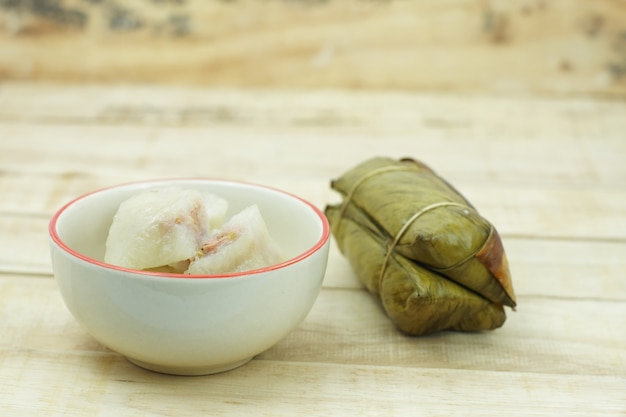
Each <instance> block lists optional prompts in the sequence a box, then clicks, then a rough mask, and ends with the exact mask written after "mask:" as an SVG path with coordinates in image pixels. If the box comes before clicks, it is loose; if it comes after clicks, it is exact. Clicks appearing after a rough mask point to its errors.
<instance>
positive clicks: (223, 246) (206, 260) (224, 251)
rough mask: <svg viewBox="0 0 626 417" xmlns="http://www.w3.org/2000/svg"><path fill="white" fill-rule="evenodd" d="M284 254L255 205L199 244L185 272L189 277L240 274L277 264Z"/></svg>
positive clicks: (235, 216)
mask: <svg viewBox="0 0 626 417" xmlns="http://www.w3.org/2000/svg"><path fill="white" fill-rule="evenodd" d="M283 259H284V258H283V255H282V254H281V251H280V248H279V247H278V245H277V244H276V242H275V241H274V240H273V239H272V237H271V236H270V234H269V232H268V230H267V226H266V224H265V222H264V220H263V217H262V216H261V212H260V211H259V208H258V206H257V205H252V206H250V207H248V208H246V209H244V210H242V211H241V212H240V213H238V214H236V215H234V216H233V217H232V218H231V219H230V220H229V221H228V222H226V223H225V224H224V226H223V227H222V228H221V229H220V230H219V231H217V232H216V233H214V234H213V235H212V236H210V237H209V239H208V240H207V241H206V242H205V243H204V245H202V249H201V251H199V252H198V254H197V256H195V257H194V258H193V259H192V260H191V263H190V264H189V268H188V269H187V271H186V272H185V273H186V274H192V275H206V274H223V273H233V272H243V271H249V270H253V269H258V268H263V267H267V266H271V265H275V264H278V263H280V262H282V261H283Z"/></svg>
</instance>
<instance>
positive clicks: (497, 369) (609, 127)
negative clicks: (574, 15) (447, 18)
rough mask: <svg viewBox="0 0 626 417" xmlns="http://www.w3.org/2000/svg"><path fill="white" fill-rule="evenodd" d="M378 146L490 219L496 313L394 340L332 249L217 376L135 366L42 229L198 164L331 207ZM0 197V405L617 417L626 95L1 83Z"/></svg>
mask: <svg viewBox="0 0 626 417" xmlns="http://www.w3.org/2000/svg"><path fill="white" fill-rule="evenodd" d="M378 155H386V156H391V157H402V156H411V157H414V158H417V159H420V160H422V161H424V162H426V163H427V164H429V165H431V166H432V167H433V168H434V169H435V170H436V171H437V172H438V173H440V174H441V175H442V176H443V177H445V178H446V179H447V180H449V181H450V182H451V183H452V184H454V185H455V186H456V187H457V188H458V189H459V190H461V192H462V193H464V194H465V195H466V197H468V199H469V200H470V201H472V202H473V203H474V205H475V206H476V207H477V208H478V209H479V210H480V211H481V213H482V214H483V215H484V216H485V217H486V218H488V219H489V220H490V221H491V222H492V223H494V224H495V225H496V227H497V228H498V229H499V231H500V233H501V235H502V238H503V242H504V245H505V248H506V251H507V254H508V257H509V261H510V266H511V271H512V276H513V283H514V286H515V290H516V293H517V298H518V308H517V311H515V312H513V311H511V310H508V311H507V314H508V319H507V322H506V323H505V325H504V326H503V327H502V328H501V329H498V330H495V331H492V332H484V333H475V334H463V333H453V332H444V333H440V334H436V335H432V336H429V337H421V338H412V337H407V336H404V335H402V334H400V333H399V332H398V331H397V330H396V329H395V328H394V327H393V326H392V325H391V323H390V322H389V321H388V320H387V318H386V317H385V315H384V314H383V312H382V311H381V309H380V308H379V306H378V305H377V304H376V303H375V302H374V300H373V299H372V297H371V296H370V295H369V294H368V293H367V292H366V291H365V290H364V289H363V288H362V287H361V286H360V285H359V282H358V280H357V279H356V277H355V276H354V275H353V273H352V271H351V269H350V268H349V266H348V264H347V262H346V260H345V259H344V258H343V257H342V256H341V254H340V253H339V251H338V250H337V248H336V246H333V247H332V248H331V254H330V259H329V264H328V270H327V274H326V277H325V280H324V285H323V288H322V291H321V293H320V295H319V298H318V299H317V302H316V304H315V306H314V307H313V309H312V311H311V312H310V314H309V315H308V316H307V318H306V319H305V320H304V322H303V323H302V324H301V325H300V326H299V327H298V328H297V329H296V330H295V331H293V332H292V333H291V334H290V335H289V336H287V337H286V338H285V339H284V340H282V341H281V342H279V343H278V344H277V345H275V346H274V347H272V348H271V349H269V350H268V351H266V352H264V353H262V354H260V355H259V356H258V357H256V358H255V359H254V360H252V361H251V362H250V363H249V364H247V365H245V366H243V367H241V368H239V369H236V370H234V371H231V372H226V373H222V374H218V375H213V376H203V377H175V376H167V375H161V374H158V373H153V372H148V371H145V370H142V369H140V368H138V367H136V366H134V365H132V364H131V363H129V362H128V361H126V360H125V359H124V358H123V357H121V356H120V355H118V354H117V353H115V352H112V351H110V350H108V349H106V348H104V347H102V346H101V345H99V344H98V343H97V342H95V341H94V339H92V338H91V337H90V336H89V335H88V334H87V333H86V332H85V331H84V330H83V329H82V328H81V327H80V326H79V325H78V324H77V322H76V321H75V320H74V318H73V317H72V316H71V315H70V313H69V312H68V310H67V309H66V307H65V305H64V304H63V301H62V299H61V297H60V295H59V292H58V290H57V288H56V284H55V280H54V278H53V275H52V270H51V265H50V261H49V254H48V240H47V239H48V238H47V225H48V221H49V219H50V217H51V215H52V213H53V212H54V211H55V210H56V209H58V208H59V207H60V206H61V205H62V204H63V203H65V202H66V201H68V200H69V199H72V198H74V197H76V196H78V195H80V194H82V193H85V192H88V191H91V190H94V189H97V188H100V187H104V186H108V185H114V184H118V183H121V182H126V181H130V180H138V179H152V178H163V177H179V176H180V177H188V176H193V177H197V176H200V177H205V176H206V177H218V178H226V179H240V180H247V181H253V182H259V183H263V184H267V185H271V186H274V187H279V188H282V189H285V190H288V191H291V192H293V193H296V194H298V195H300V196H302V197H304V198H306V199H309V200H310V201H311V202H313V203H314V204H316V205H317V206H319V207H324V206H325V205H326V204H327V203H329V202H334V201H336V200H337V196H336V195H334V193H333V192H332V191H331V190H330V188H329V182H330V180H331V179H332V178H335V177H337V176H339V175H340V174H341V173H343V172H344V171H345V170H347V169H348V168H350V167H352V166H353V165H355V164H357V163H359V162H361V161H363V160H365V159H367V158H369V157H372V156H378ZM0 196H1V198H0V415H3V416H22V415H24V416H34V415H37V416H57V415H63V416H96V415H97V416H105V415H107V416H108V415H115V416H183V415H190V416H191V415H193V416H196V415H260V416H294V415H307V416H314V415H319V416H333V415H338V416H351V415H355V416H356V415H358V416H398V415H411V416H417V415H428V416H457V415H458V416H466V415H476V416H531V415H532V416H555V415H558V416H626V276H625V275H626V102H624V101H623V100H618V99H602V98H592V97H580V98H576V97H567V98H561V97H551V98H550V97H543V98H542V97H537V96H533V97H531V96H522V97H497V96H486V95H480V94H460V93H459V94H437V93H424V92H421V93H412V94H409V93H392V92H371V91H370V92H358V91H353V92H347V91H339V90H324V91H308V92H306V91H296V90H284V89H283V90H272V89H259V90H236V89H215V88H212V89H208V88H207V89H202V88H193V89H192V88H184V87H141V86H124V85H109V86H103V85H101V86H99V85H64V86H58V85H54V84H28V83H14V82H4V83H2V84H0Z"/></svg>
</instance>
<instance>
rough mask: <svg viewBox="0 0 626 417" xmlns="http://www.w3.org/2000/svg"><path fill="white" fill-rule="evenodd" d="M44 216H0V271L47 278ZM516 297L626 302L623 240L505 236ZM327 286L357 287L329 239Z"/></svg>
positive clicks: (625, 258) (47, 265) (356, 282)
mask: <svg viewBox="0 0 626 417" xmlns="http://www.w3.org/2000/svg"><path fill="white" fill-rule="evenodd" d="M47 225H48V219H47V218H33V217H8V216H0V232H1V233H2V235H3V236H12V238H11V242H10V244H9V243H8V242H7V244H4V245H3V246H2V248H3V249H2V251H0V273H22V274H24V273H26V274H41V275H46V276H50V275H51V274H52V269H51V265H50V256H49V249H48V230H47ZM503 239H504V245H505V248H506V251H507V256H508V258H509V263H510V267H511V272H512V275H513V284H514V287H515V291H516V293H517V294H518V295H519V296H529V297H537V296H550V297H557V298H565V299H567V298H588V299H607V300H626V285H624V280H623V275H624V271H625V270H626V256H624V254H625V253H626V242H624V241H620V242H611V241H605V242H601V241H597V240H559V239H548V240H542V239H537V238H519V237H507V236H506V235H505V236H504V238H503ZM324 287H326V288H346V289H356V288H360V284H359V283H358V281H357V279H356V277H355V276H354V274H353V272H352V269H351V268H350V266H349V264H348V262H347V261H346V259H345V258H344V257H343V256H342V255H341V253H340V252H339V250H338V248H337V247H336V245H335V243H334V241H333V247H332V250H331V252H330V255H329V261H328V269H327V273H326V278H325V281H324Z"/></svg>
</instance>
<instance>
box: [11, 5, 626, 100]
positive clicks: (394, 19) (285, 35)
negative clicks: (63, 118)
mask: <svg viewBox="0 0 626 417" xmlns="http://www.w3.org/2000/svg"><path fill="white" fill-rule="evenodd" d="M1 81H44V82H55V83H77V82H78V83H83V82H89V83H100V84H102V83H104V84H106V83H133V84H167V85H188V86H189V85H191V86H194V85H197V86H208V87H268V88H290V89H292V88H298V89H319V88H345V89H357V90H382V89H384V90H402V91H446V92H447V91H453V92H473V93H475V92H484V93H488V94H505V95H508V94H513V95H519V94H542V95H543V94H547V95H590V96H611V97H615V96H619V97H624V96H626V1H624V0H594V1H582V0H579V1H573V0H501V1H500V0H454V1H451V0H423V1H420V0H221V1H220V0H132V1H121V0H0V82H1Z"/></svg>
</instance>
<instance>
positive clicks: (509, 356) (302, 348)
mask: <svg viewBox="0 0 626 417" xmlns="http://www.w3.org/2000/svg"><path fill="white" fill-rule="evenodd" d="M0 289H1V291H0V299H1V301H2V302H0V311H1V313H2V317H3V318H4V319H3V320H2V322H0V329H1V330H2V334H3V335H5V336H6V335H8V337H3V338H2V339H1V340H0V364H1V366H0V395H1V396H2V398H3V401H2V406H1V407H2V410H3V411H6V412H12V415H21V414H24V413H33V412H39V413H38V414H46V413H50V414H59V413H62V414H64V415H84V414H85V413H89V414H97V413H98V412H104V410H106V411H107V412H111V411H114V412H116V413H119V414H116V415H139V414H141V415H153V414H154V415H181V414H180V413H181V412H183V413H184V412H186V410H190V409H192V408H193V409H194V411H195V412H204V411H209V410H210V411H211V414H212V415H224V414H227V413H228V414H232V413H233V412H247V411H252V410H253V408H254V409H255V410H256V409H257V408H258V410H257V413H256V414H259V413H260V414H261V415H265V414H263V413H268V414H267V415H293V414H294V412H295V411H296V410H300V411H302V409H301V408H300V407H302V406H303V407H312V408H307V414H308V415H318V413H319V415H322V414H323V415H346V413H348V414H353V413H355V412H359V411H361V412H365V414H366V415H374V414H380V413H382V414H386V413H388V412H390V410H391V411H393V414H394V415H415V413H416V412H417V413H419V412H424V413H426V414H429V415H430V414H433V413H434V414H438V413H439V414H441V413H443V414H445V415H494V416H495V415H500V413H501V410H502V409H506V410H507V415H508V414H509V413H511V415H520V416H521V415H529V414H541V415H543V414H550V413H552V414H553V413H556V412H558V413H560V414H559V415H572V416H582V415H589V414H593V415H599V416H604V415H606V416H616V415H619V413H621V412H623V411H624V406H625V405H626V403H625V402H624V400H625V399H626V398H624V396H623V393H624V391H623V388H624V386H626V379H625V378H624V372H625V371H626V369H625V368H624V366H625V365H624V364H625V363H626V358H625V355H626V353H625V352H626V350H625V349H624V346H625V343H626V340H625V339H624V337H625V336H624V333H623V332H622V331H621V329H623V328H624V325H626V322H625V320H626V314H624V313H625V310H626V304H625V303H624V302H620V303H603V304H602V309H600V308H598V306H599V305H598V303H597V302H594V301H583V300H580V301H567V300H558V299H552V300H541V299H533V298H529V299H525V300H524V301H525V302H526V308H524V309H520V310H519V311H518V312H517V313H515V314H513V315H511V318H510V322H509V323H506V324H505V327H504V328H502V329H500V330H497V331H494V332H489V333H484V334H441V335H435V336H433V337H428V338H408V337H405V336H402V335H400V334H399V333H397V332H396V331H395V330H394V329H392V328H391V327H390V325H389V323H388V322H387V321H386V320H385V318H384V317H383V316H382V315H381V314H380V312H379V311H378V306H377V305H375V303H373V302H371V300H370V299H369V296H368V295H367V294H365V293H364V292H362V291H351V290H339V291H338V290H323V291H322V293H321V294H320V297H319V300H318V302H317V303H316V305H315V306H314V309H313V310H312V312H311V314H310V315H309V316H308V317H307V319H306V320H305V321H304V323H303V324H302V325H301V326H300V327H299V328H298V329H297V330H296V331H294V332H293V333H292V334H291V335H289V336H288V337H287V338H286V339H285V340H284V341H283V342H281V343H279V344H278V345H277V346H275V347H274V348H272V349H270V350H269V351H267V352H266V353H264V354H262V355H260V356H259V357H258V358H257V359H255V360H253V361H252V362H251V363H249V364H248V365H246V366H244V367H242V368H239V369H237V370H235V371H233V372H228V373H224V374H220V375H215V376H211V377H198V378H177V377H172V376H165V375H159V374H156V373H151V372H146V371H143V370H140V369H139V368H137V367H135V366H133V365H131V364H130V363H129V362H127V361H125V360H124V359H123V358H121V357H120V356H119V355H117V354H114V353H112V352H110V351H108V350H107V349H105V348H103V347H101V346H100V345H98V344H97V343H95V342H94V341H93V339H91V338H90V337H89V336H87V335H86V334H85V333H84V332H83V331H82V330H81V329H80V328H79V327H78V324H77V323H76V322H75V321H74V320H73V319H72V318H71V316H70V315H69V313H68V312H67V310H65V308H64V306H63V305H62V302H61V299H60V296H59V295H58V293H57V292H56V290H55V288H54V283H53V282H52V281H51V280H49V279H43V278H27V279H22V278H20V279H15V277H10V276H9V277H7V276H0ZM34 305H36V306H37V308H31V306H34ZM607 315H609V316H611V317H613V319H612V320H605V317H606V316H607ZM312 340H315V343H311V341H312ZM268 381H272V382H271V386H268V385H267V384H268ZM403 381H404V382H403ZM406 381H413V383H412V384H411V385H410V386H405V385H404V384H406ZM372 387H376V392H377V395H376V396H373V397H372V391H371V390H372ZM547 387H549V388H547ZM546 389H548V390H549V393H550V395H545V394H546ZM9 393H10V395H9ZM486 393H488V394H486ZM77 396H79V397H80V398H82V399H89V401H76V398H77ZM409 397H411V398H412V400H411V401H407V398H409ZM181 398H183V399H184V402H185V409H184V410H182V409H180V400H181ZM470 405H471V407H470ZM468 413H469V414H468Z"/></svg>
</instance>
